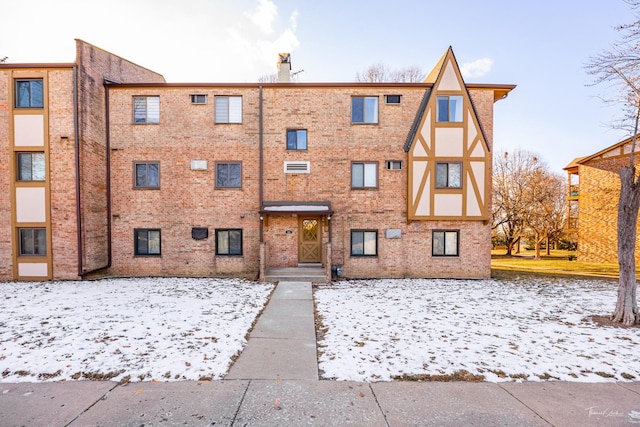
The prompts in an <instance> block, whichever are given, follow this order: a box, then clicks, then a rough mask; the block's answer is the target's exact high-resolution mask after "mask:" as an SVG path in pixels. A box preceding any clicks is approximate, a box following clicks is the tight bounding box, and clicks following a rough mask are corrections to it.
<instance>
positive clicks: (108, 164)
mask: <svg viewBox="0 0 640 427" xmlns="http://www.w3.org/2000/svg"><path fill="white" fill-rule="evenodd" d="M76 86H77V81H76ZM103 86H104V104H105V128H106V129H105V150H106V153H105V154H106V157H105V165H106V169H107V171H106V172H107V173H106V198H107V264H106V265H105V266H102V267H98V268H94V269H91V270H83V269H82V235H81V233H82V220H81V216H80V215H81V212H80V207H79V206H80V173H79V171H80V157H79V149H78V148H79V142H78V140H79V138H77V137H76V144H77V145H76V147H77V148H76V193H77V194H76V200H77V206H78V224H79V228H78V260H79V265H78V275H79V276H80V277H84V276H86V275H87V274H91V273H95V272H97V271H100V270H104V269H106V268H109V267H111V136H110V132H109V86H108V82H107V80H106V79H105V80H104V82H103ZM74 91H75V92H77V87H75V88H74ZM74 96H75V97H76V98H77V93H74ZM74 108H77V107H75V106H74ZM75 120H76V121H77V111H76V118H75ZM76 135H77V134H76Z"/></svg>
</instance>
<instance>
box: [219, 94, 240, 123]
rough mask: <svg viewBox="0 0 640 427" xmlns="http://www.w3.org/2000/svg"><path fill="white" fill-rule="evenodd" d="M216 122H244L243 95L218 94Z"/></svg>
mask: <svg viewBox="0 0 640 427" xmlns="http://www.w3.org/2000/svg"><path fill="white" fill-rule="evenodd" d="M216 123H242V97H241V96H216Z"/></svg>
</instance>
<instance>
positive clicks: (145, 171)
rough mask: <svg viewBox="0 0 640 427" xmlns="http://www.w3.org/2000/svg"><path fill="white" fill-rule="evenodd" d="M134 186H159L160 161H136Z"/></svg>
mask: <svg viewBox="0 0 640 427" xmlns="http://www.w3.org/2000/svg"><path fill="white" fill-rule="evenodd" d="M134 168H135V185H134V187H135V188H160V163H158V162H149V163H146V162H136V163H134Z"/></svg>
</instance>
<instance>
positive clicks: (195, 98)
mask: <svg viewBox="0 0 640 427" xmlns="http://www.w3.org/2000/svg"><path fill="white" fill-rule="evenodd" d="M191 103H192V104H206V103H207V95H191Z"/></svg>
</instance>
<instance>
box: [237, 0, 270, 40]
mask: <svg viewBox="0 0 640 427" xmlns="http://www.w3.org/2000/svg"><path fill="white" fill-rule="evenodd" d="M245 16H247V17H248V18H249V19H250V20H251V22H253V23H254V24H255V25H256V26H257V27H258V28H259V29H260V31H262V32H263V33H265V34H273V31H274V30H273V21H275V19H276V16H278V6H276V5H275V3H273V2H272V1H270V0H258V6H256V8H255V9H254V10H252V11H250V12H245Z"/></svg>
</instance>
